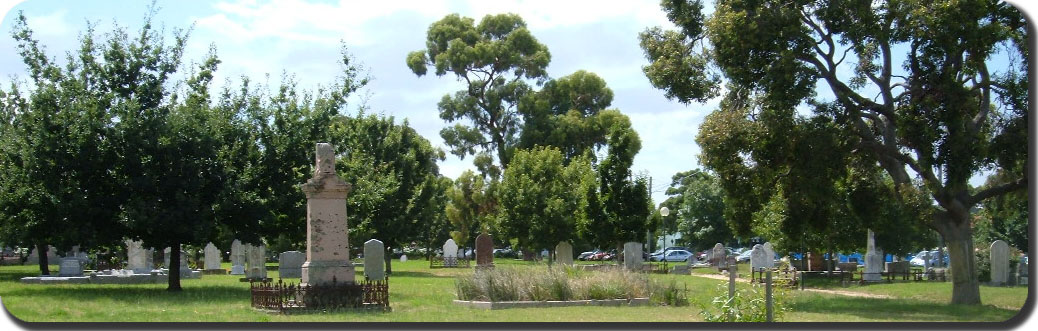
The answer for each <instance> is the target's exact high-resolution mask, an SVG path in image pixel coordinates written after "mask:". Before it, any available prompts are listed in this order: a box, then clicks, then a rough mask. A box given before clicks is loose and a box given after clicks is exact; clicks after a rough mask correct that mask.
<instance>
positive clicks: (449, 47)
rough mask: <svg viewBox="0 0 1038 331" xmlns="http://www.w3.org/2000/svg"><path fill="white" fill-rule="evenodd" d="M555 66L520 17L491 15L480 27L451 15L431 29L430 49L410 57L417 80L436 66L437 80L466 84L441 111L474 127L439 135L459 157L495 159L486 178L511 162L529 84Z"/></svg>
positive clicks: (456, 127) (442, 104)
mask: <svg viewBox="0 0 1038 331" xmlns="http://www.w3.org/2000/svg"><path fill="white" fill-rule="evenodd" d="M550 61H551V54H550V53H548V48H547V47H546V46H544V45H543V44H541V43H540V42H538V41H537V39H536V38H534V37H533V35H532V34H530V31H529V30H528V29H527V28H526V22H525V21H523V19H522V18H521V17H519V16H518V15H515V14H499V15H487V16H485V17H484V18H483V19H482V20H481V21H480V22H479V24H478V25H476V24H475V21H474V20H473V19H471V18H468V17H461V16H460V15H458V14H451V15H447V16H446V17H444V18H443V19H441V20H439V21H437V22H435V23H433V24H432V25H430V26H429V31H428V33H427V39H426V48H425V49H423V50H419V51H414V52H411V53H410V54H408V55H407V66H408V68H410V69H411V71H412V72H414V74H415V75H418V76H423V75H425V74H426V73H427V72H428V66H433V68H434V73H435V74H436V75H437V76H443V75H446V74H448V73H453V74H454V75H455V76H456V77H457V78H458V80H460V81H464V82H465V85H466V89H465V90H462V91H458V92H456V93H455V94H454V95H445V96H444V97H443V99H442V100H441V101H440V103H439V104H438V108H439V111H440V118H442V119H444V120H446V121H447V122H449V123H453V122H456V121H460V120H469V121H470V125H465V124H461V123H458V124H455V125H454V126H451V127H446V128H444V129H443V130H441V131H440V136H441V137H443V140H444V142H445V143H446V144H447V146H449V147H450V148H451V153H452V154H454V155H457V156H458V157H462V158H464V157H465V156H467V155H474V154H477V153H479V154H482V155H483V158H484V159H486V158H489V157H490V155H493V156H495V157H496V158H497V161H498V162H499V163H497V164H494V163H492V162H480V164H481V167H480V170H481V172H483V173H484V174H487V173H496V174H500V171H501V169H504V168H505V167H506V166H507V165H508V163H509V161H510V160H511V154H512V153H513V149H514V148H515V145H516V143H517V141H518V134H519V131H520V129H521V126H522V123H521V121H522V118H521V116H520V115H519V113H518V104H519V100H520V99H521V98H522V97H523V96H525V95H526V94H527V93H529V92H530V86H529V85H528V84H527V83H526V82H525V81H524V79H535V80H538V81H543V80H544V79H545V78H546V77H547V73H546V72H545V68H546V67H547V66H548V62H550ZM495 168H496V169H497V170H495ZM493 177H497V176H496V175H495V176H493Z"/></svg>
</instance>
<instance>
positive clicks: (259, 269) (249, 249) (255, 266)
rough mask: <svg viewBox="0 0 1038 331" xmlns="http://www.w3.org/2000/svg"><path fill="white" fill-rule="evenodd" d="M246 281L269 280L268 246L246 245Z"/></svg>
mask: <svg viewBox="0 0 1038 331" xmlns="http://www.w3.org/2000/svg"><path fill="white" fill-rule="evenodd" d="M245 254H246V258H245V259H246V261H245V264H246V267H245V278H246V279H257V280H258V279H267V258H266V256H267V246H264V245H259V246H253V245H252V244H245Z"/></svg>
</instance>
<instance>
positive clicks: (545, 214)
mask: <svg viewBox="0 0 1038 331" xmlns="http://www.w3.org/2000/svg"><path fill="white" fill-rule="evenodd" d="M563 163H564V158H563V156H562V152H561V151H559V150H558V149H556V148H551V147H535V148H534V149H531V150H518V151H517V152H516V154H515V158H513V159H512V163H511V164H510V165H509V167H508V169H507V170H505V174H504V178H503V179H502V181H501V191H500V199H501V215H500V217H499V219H498V229H499V230H500V232H501V234H503V235H504V237H506V238H516V239H518V242H519V247H521V248H522V249H523V250H524V251H538V250H539V249H540V248H545V247H548V248H552V247H555V244H558V243H559V242H561V241H572V240H573V239H574V238H576V224H577V223H578V221H579V218H580V217H581V215H582V209H583V201H582V198H583V197H582V196H581V194H580V191H579V190H578V189H577V188H578V187H579V185H580V184H581V182H582V181H583V179H584V178H585V177H586V176H587V175H588V174H591V173H592V170H591V164H590V162H588V161H587V160H586V159H583V158H578V159H576V160H574V162H570V163H569V165H563Z"/></svg>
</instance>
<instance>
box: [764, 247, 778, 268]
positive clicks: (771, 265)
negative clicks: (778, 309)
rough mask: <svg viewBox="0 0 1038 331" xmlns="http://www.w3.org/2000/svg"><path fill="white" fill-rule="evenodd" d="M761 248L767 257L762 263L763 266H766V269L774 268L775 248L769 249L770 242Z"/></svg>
mask: <svg viewBox="0 0 1038 331" xmlns="http://www.w3.org/2000/svg"><path fill="white" fill-rule="evenodd" d="M761 248H763V249H764V254H765V255H767V256H768V258H767V259H766V260H765V261H764V265H765V266H767V267H768V268H774V267H775V248H773V247H771V243H770V242H766V243H764V246H762V247H761Z"/></svg>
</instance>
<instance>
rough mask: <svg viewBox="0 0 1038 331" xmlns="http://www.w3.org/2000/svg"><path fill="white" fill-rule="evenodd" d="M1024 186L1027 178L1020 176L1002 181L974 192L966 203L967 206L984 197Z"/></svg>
mask: <svg viewBox="0 0 1038 331" xmlns="http://www.w3.org/2000/svg"><path fill="white" fill-rule="evenodd" d="M1026 188H1027V178H1026V177H1024V178H1020V179H1017V180H1015V181H1012V182H1008V183H1003V184H1001V185H998V186H995V187H990V188H987V189H985V190H982V191H980V192H977V194H974V195H972V196H970V197H969V199H968V200H967V201H966V204H967V205H968V206H973V205H974V204H976V203H978V202H981V201H983V200H984V199H987V198H991V197H996V196H999V195H1003V194H1006V193H1009V192H1012V191H1016V190H1023V189H1026Z"/></svg>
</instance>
